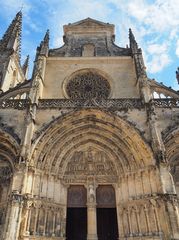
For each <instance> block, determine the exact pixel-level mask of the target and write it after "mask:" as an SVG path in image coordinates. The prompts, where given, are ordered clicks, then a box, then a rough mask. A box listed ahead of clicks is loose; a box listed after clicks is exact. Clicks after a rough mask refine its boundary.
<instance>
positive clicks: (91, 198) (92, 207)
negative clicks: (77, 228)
mask: <svg viewBox="0 0 179 240" xmlns="http://www.w3.org/2000/svg"><path fill="white" fill-rule="evenodd" d="M87 191H88V202H87V216H88V226H87V240H97V239H98V236H97V218H96V187H95V186H94V183H93V182H90V183H89V184H88V188H87Z"/></svg>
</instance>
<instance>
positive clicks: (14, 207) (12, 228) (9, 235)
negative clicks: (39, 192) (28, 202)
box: [4, 192, 23, 240]
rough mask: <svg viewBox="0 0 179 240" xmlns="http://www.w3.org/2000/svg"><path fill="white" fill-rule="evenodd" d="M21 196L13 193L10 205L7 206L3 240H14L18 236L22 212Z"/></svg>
mask: <svg viewBox="0 0 179 240" xmlns="http://www.w3.org/2000/svg"><path fill="white" fill-rule="evenodd" d="M22 205H23V196H22V195H20V194H19V193H16V192H13V193H12V199H11V203H10V204H9V216H8V221H7V229H6V233H5V237H4V239H5V240H16V239H18V235H19V227H20V217H21V212H22V207H23V206H22Z"/></svg>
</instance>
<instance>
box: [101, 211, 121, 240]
mask: <svg viewBox="0 0 179 240" xmlns="http://www.w3.org/2000/svg"><path fill="white" fill-rule="evenodd" d="M97 233H98V240H117V239H118V225H117V214H116V208H97Z"/></svg>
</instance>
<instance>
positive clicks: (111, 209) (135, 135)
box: [0, 12, 179, 240]
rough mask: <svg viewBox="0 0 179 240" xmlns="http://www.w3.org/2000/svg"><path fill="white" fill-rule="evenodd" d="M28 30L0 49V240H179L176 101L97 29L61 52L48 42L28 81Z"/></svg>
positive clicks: (138, 55) (16, 29)
mask: <svg viewBox="0 0 179 240" xmlns="http://www.w3.org/2000/svg"><path fill="white" fill-rule="evenodd" d="M21 24H22V14H21V13H20V12H19V13H18V14H17V15H16V17H15V19H14V20H13V21H12V23H11V25H10V26H9V28H8V30H7V31H6V33H5V35H4V36H3V38H2V40H1V41H0V52H1V55H0V76H1V78H0V79H1V80H0V83H1V94H0V236H1V237H0V238H1V239H3V240H19V239H22V240H32V239H33V240H35V239H39V240H45V239H47V240H48V239H49V240H52V239H54V240H55V239H56V240H65V239H67V240H106V239H108V240H117V239H120V240H132V239H134V240H135V239H136V240H143V239H145V240H149V239H150V240H157V239H163V240H169V239H179V214H178V195H177V193H178V194H179V190H178V189H179V178H178V174H179V160H178V159H179V147H178V144H179V121H178V119H179V109H178V106H179V94H178V92H176V91H174V90H172V89H170V88H168V87H166V86H164V85H162V84H159V83H157V82H156V81H155V80H151V79H149V78H148V77H147V74H146V68H145V65H144V61H143V56H142V51H141V49H140V48H139V47H138V44H137V42H136V40H135V37H134V35H133V33H132V31H131V30H129V47H126V48H121V47H119V46H117V45H115V35H114V25H112V24H109V23H103V22H99V21H97V20H94V19H91V18H87V19H84V20H82V21H79V22H76V23H73V24H68V25H65V26H64V45H63V46H62V47H60V48H57V49H50V48H49V31H47V32H46V34H45V36H44V39H43V40H42V42H41V43H40V45H39V47H37V52H36V58H35V62H34V69H33V73H32V77H31V79H29V80H28V79H27V70H28V57H27V60H26V61H25V63H24V64H23V66H21V63H20V53H19V52H20V36H21ZM156 95H158V98H156ZM161 96H162V98H161Z"/></svg>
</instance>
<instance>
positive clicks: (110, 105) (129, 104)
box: [0, 98, 179, 110]
mask: <svg viewBox="0 0 179 240" xmlns="http://www.w3.org/2000/svg"><path fill="white" fill-rule="evenodd" d="M150 103H151V104H153V105H154V106H155V107H157V108H178V107H179V99H175V98H163V99H161V98H160V99H153V100H151V102H150ZM29 104H30V102H29V100H27V99H4V100H0V109H9V108H13V109H18V110H23V109H26V108H27V107H28V106H29ZM144 107H145V104H144V103H143V102H142V101H141V99H136V98H123V99H91V100H83V99H77V100H71V99H41V100H39V103H38V109H59V108H60V109H61V108H102V109H108V110H128V109H141V108H144Z"/></svg>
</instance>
